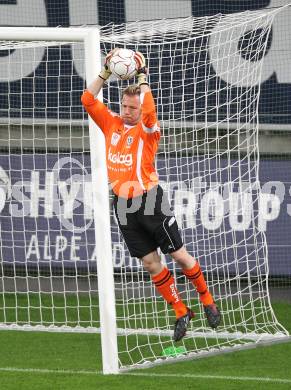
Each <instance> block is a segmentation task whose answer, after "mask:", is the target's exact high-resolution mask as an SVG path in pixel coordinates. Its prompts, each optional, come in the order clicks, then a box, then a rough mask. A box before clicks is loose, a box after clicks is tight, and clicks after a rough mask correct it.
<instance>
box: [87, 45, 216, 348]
mask: <svg viewBox="0 0 291 390" xmlns="http://www.w3.org/2000/svg"><path fill="white" fill-rule="evenodd" d="M112 53H113V52H110V53H109V55H108V56H107V57H106V60H105V65H104V67H103V69H102V70H101V73H100V74H99V76H98V77H97V78H96V80H94V81H93V82H92V83H91V84H90V85H89V86H88V88H87V90H85V91H84V92H83V95H82V98H81V100H82V104H83V106H84V107H85V109H86V111H87V112H88V114H89V115H90V116H91V118H92V119H93V120H94V121H95V122H96V124H97V125H98V126H99V128H100V129H101V130H102V132H103V133H104V136H105V142H106V156H107V157H106V158H107V168H108V176H109V181H110V184H111V187H112V190H113V192H114V202H113V204H114V209H115V214H116V217H117V220H118V224H119V228H120V230H121V232H122V235H123V238H124V240H125V242H126V244H127V247H128V249H129V252H130V254H131V256H133V257H138V258H139V259H140V260H141V261H142V263H143V266H144V268H145V269H146V270H147V271H148V272H149V274H150V276H151V279H152V281H153V283H154V285H155V287H156V288H157V290H158V291H159V293H160V294H161V295H162V296H163V298H164V299H165V300H166V301H167V302H168V304H170V305H171V306H172V308H173V310H174V311H175V314H176V322H175V325H174V336H173V339H174V341H179V340H181V339H182V338H183V337H184V336H185V334H186V330H187V327H188V325H189V322H190V320H191V319H192V318H193V317H194V313H193V311H192V310H191V309H190V308H188V307H187V306H186V305H185V304H184V302H183V301H182V299H181V298H180V295H179V292H178V290H177V288H176V285H175V281H174V279H173V276H172V275H171V273H170V271H169V269H168V268H167V266H165V265H164V264H162V262H161V257H160V256H159V254H158V252H157V249H158V248H160V249H161V251H162V252H163V253H165V254H170V256H171V257H172V258H173V260H174V261H175V262H177V263H178V264H179V266H180V267H181V270H182V272H183V273H184V275H185V276H186V277H187V278H188V279H189V280H190V281H191V282H192V283H193V285H194V286H195V288H196V291H197V292H198V293H199V297H200V301H201V302H202V305H203V307H204V312H205V315H206V318H207V320H208V323H209V325H210V327H212V328H216V327H217V326H218V325H219V323H220V319H221V316H220V312H219V310H218V308H217V306H216V304H215V302H214V300H213V297H212V295H211V293H210V292H209V290H208V288H207V284H206V282H205V279H204V276H203V273H202V272H201V268H200V265H199V263H198V261H197V260H195V259H194V258H193V257H192V256H191V255H190V254H189V253H188V252H187V250H186V249H185V247H184V246H183V242H182V239H181V236H180V233H179V230H178V225H177V222H176V219H175V217H174V215H173V213H172V210H171V209H170V206H169V203H168V201H167V199H166V196H164V193H163V189H162V187H161V186H159V184H158V175H157V172H156V170H155V167H154V166H155V164H154V160H155V154H156V152H157V149H158V143H159V140H160V127H159V123H158V121H157V116H156V110H155V104H154V99H153V96H152V93H151V89H150V86H149V83H148V80H147V68H146V63H145V58H144V56H143V55H142V54H141V53H140V52H136V57H135V59H136V62H137V64H138V71H137V74H136V77H137V85H130V86H128V87H127V88H126V89H124V90H123V92H122V100H121V112H120V114H119V115H118V114H116V113H113V112H111V111H110V110H109V109H108V108H107V107H106V105H104V104H103V103H102V102H101V101H99V100H98V98H96V96H97V95H98V94H99V92H100V91H101V89H102V87H103V86H104V83H105V81H106V80H107V79H108V78H109V77H110V75H111V72H110V71H109V68H108V62H109V61H110V57H111V56H112Z"/></svg>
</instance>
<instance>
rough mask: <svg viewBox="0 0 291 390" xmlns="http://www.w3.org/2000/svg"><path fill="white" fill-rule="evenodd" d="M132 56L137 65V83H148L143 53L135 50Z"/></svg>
mask: <svg viewBox="0 0 291 390" xmlns="http://www.w3.org/2000/svg"><path fill="white" fill-rule="evenodd" d="M134 58H135V61H136V63H137V65H138V69H137V73H136V77H137V83H138V85H142V84H146V85H149V83H148V82H147V68H146V61H145V58H144V55H143V54H142V53H141V52H140V51H137V52H136V53H135V57H134Z"/></svg>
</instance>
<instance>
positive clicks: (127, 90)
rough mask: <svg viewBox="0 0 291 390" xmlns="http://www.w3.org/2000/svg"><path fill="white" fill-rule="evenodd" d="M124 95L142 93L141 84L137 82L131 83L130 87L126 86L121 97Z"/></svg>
mask: <svg viewBox="0 0 291 390" xmlns="http://www.w3.org/2000/svg"><path fill="white" fill-rule="evenodd" d="M124 95H127V96H135V95H138V96H139V95H140V86H139V85H137V84H131V85H129V86H128V87H126V88H124V90H123V91H122V93H121V98H123V96H124Z"/></svg>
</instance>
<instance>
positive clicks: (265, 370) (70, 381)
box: [0, 302, 291, 390]
mask: <svg viewBox="0 0 291 390" xmlns="http://www.w3.org/2000/svg"><path fill="white" fill-rule="evenodd" d="M273 307H274V309H275V312H276V314H277V318H278V319H279V321H280V322H281V323H282V324H283V325H284V326H285V327H286V328H287V330H289V332H290V333H291V304H290V303H286V302H277V303H275V304H274V305H273ZM0 343H1V353H0V389H1V390H12V389H13V390H16V389H17V390H34V389H37V390H47V389H50V390H67V389H68V390H77V389H78V390H83V389H84V390H91V389H102V390H103V389H119V390H123V389H124V390H125V389H126V390H130V389H139V390H142V389H158V390H162V389H167V390H169V389H170V390H172V389H196V388H197V389H236V390H237V389H264V390H266V389H275V388H276V390H277V389H291V370H290V367H291V366H290V364H291V342H288V343H283V344H276V345H272V346H265V347H258V348H255V349H251V350H245V351H240V352H235V353H228V354H223V355H218V356H215V357H207V358H203V359H196V360H192V361H185V362H181V363H175V364H168V365H162V366H158V367H155V368H149V369H144V370H135V371H131V372H128V373H123V374H121V375H109V376H108V375H106V376H104V375H102V373H101V370H102V366H101V346H100V335H98V334H68V333H56V334H55V333H46V332H45V333H43V332H19V331H1V332H0Z"/></svg>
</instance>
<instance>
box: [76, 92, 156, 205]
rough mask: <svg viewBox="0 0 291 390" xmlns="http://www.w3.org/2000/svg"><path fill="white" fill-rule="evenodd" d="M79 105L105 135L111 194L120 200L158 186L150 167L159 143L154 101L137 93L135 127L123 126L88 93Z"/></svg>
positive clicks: (153, 167) (147, 93)
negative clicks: (138, 117) (138, 103)
mask: <svg viewBox="0 0 291 390" xmlns="http://www.w3.org/2000/svg"><path fill="white" fill-rule="evenodd" d="M81 100H82V104H83V106H84V107H85V109H86V111H87V112H88V114H89V115H90V116H91V118H92V119H93V120H94V121H95V122H96V124H97V125H98V126H99V127H100V129H101V130H102V132H103V133H104V136H105V142H106V158H107V169H108V177H109V181H110V183H111V186H112V189H113V192H114V193H115V194H116V195H118V196H121V197H123V198H132V197H135V196H139V195H141V194H143V193H144V192H145V191H148V190H150V189H151V188H152V187H154V186H155V185H157V184H158V175H157V172H156V169H155V166H154V160H155V154H156V152H157V149H158V144H159V140H160V127H159V123H158V121H157V116H156V109H155V104H154V99H153V96H152V94H151V92H146V93H145V94H141V102H142V104H141V109H142V115H141V120H140V122H139V123H138V124H137V125H135V126H126V125H124V122H123V120H122V118H121V117H120V116H119V115H117V114H115V113H113V112H112V111H110V110H109V109H108V108H107V107H106V106H105V105H104V104H103V103H101V102H100V101H99V100H98V99H95V98H94V96H93V95H92V94H91V93H90V92H89V91H88V90H86V91H84V93H83V95H82V98H81Z"/></svg>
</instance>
